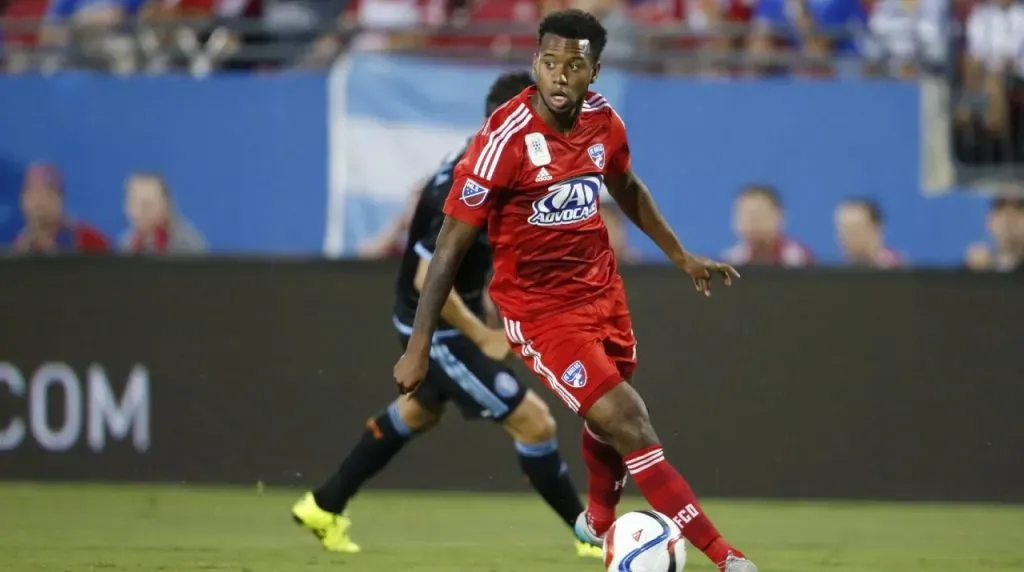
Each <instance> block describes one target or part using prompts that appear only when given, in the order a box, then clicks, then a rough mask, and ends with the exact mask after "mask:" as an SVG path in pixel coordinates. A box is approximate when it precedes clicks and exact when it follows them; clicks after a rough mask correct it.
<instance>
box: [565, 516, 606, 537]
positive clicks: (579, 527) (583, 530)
mask: <svg viewBox="0 0 1024 572" xmlns="http://www.w3.org/2000/svg"><path fill="white" fill-rule="evenodd" d="M573 530H574V531H576V538H578V539H579V540H580V542H586V543H587V544H589V545H591V546H604V537H603V536H601V535H599V534H598V533H597V532H594V527H592V526H591V525H590V520H589V519H587V511H583V512H581V513H580V515H579V516H577V517H576V526H574V527H573Z"/></svg>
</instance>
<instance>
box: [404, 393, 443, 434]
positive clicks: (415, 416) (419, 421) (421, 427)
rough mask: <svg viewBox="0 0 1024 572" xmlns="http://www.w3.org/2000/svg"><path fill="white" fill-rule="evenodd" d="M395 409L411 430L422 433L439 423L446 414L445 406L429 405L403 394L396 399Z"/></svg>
mask: <svg viewBox="0 0 1024 572" xmlns="http://www.w3.org/2000/svg"><path fill="white" fill-rule="evenodd" d="M394 407H395V410H396V411H397V413H398V418H399V419H401V421H402V423H403V424H405V426H406V427H408V428H409V430H411V431H414V432H417V433H421V432H423V431H426V430H428V429H430V428H431V427H433V426H434V425H437V423H438V422H439V421H440V420H441V416H442V415H444V406H440V405H439V406H437V407H427V406H426V405H424V404H422V403H420V402H419V401H417V400H416V399H415V398H413V397H411V396H409V395H403V396H401V397H399V398H398V399H396V400H395V402H394Z"/></svg>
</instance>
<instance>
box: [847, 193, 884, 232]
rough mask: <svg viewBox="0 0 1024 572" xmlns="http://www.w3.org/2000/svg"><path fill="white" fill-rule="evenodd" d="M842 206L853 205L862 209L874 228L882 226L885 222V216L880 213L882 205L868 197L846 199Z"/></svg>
mask: <svg viewBox="0 0 1024 572" xmlns="http://www.w3.org/2000/svg"><path fill="white" fill-rule="evenodd" d="M842 204H844V205H853V206H858V207H862V208H863V209H864V210H866V211H868V218H870V219H871V222H872V223H874V225H875V226H882V223H884V222H885V214H884V213H883V212H882V205H880V204H878V201H876V200H875V199H872V198H870V197H848V198H846V200H844V201H843V203H842Z"/></svg>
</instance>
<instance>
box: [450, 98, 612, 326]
mask: <svg viewBox="0 0 1024 572" xmlns="http://www.w3.org/2000/svg"><path fill="white" fill-rule="evenodd" d="M536 91H537V88H536V87H530V88H527V89H526V90H524V91H523V92H522V93H520V94H519V95H517V96H516V97H515V98H513V99H512V100H510V101H509V102H508V103H506V104H505V105H503V106H502V107H500V108H498V110H497V111H495V112H494V114H493V115H491V117H490V118H489V119H488V120H487V123H486V124H485V125H484V126H483V128H482V129H481V130H480V131H479V132H478V133H477V134H476V136H475V137H474V138H473V141H472V142H471V143H470V146H469V149H468V150H467V151H466V155H465V157H463V159H462V161H460V162H459V164H458V165H457V166H456V168H455V177H454V178H455V180H454V183H453V184H452V188H451V192H450V193H449V195H448V200H447V202H446V204H445V209H444V210H445V214H447V215H449V216H451V217H452V218H455V219H458V220H460V221H462V222H465V223H468V224H471V225H473V226H476V227H478V228H479V227H482V226H484V225H485V224H486V226H487V234H488V238H489V240H490V243H491V247H492V248H493V250H494V278H493V280H492V281H491V289H490V292H491V297H492V298H493V299H494V301H495V302H496V303H497V304H498V307H499V308H501V311H502V313H503V314H504V316H505V317H506V318H509V319H517V320H535V319H537V318H542V317H545V316H548V315H551V314H554V313H556V312H559V311H562V310H567V309H570V308H574V307H578V306H582V305H585V304H587V303H588V302H589V301H591V300H593V299H594V298H596V297H598V296H600V295H602V294H604V293H606V291H608V290H609V289H611V288H613V287H616V286H617V285H618V284H619V283H620V279H619V275H618V272H617V270H616V264H615V254H614V253H613V251H612V248H611V245H610V243H609V240H608V231H607V229H605V226H604V222H603V221H602V219H601V216H600V215H599V214H598V201H599V200H600V194H601V189H602V187H603V185H604V178H605V177H606V176H608V175H615V174H621V173H623V172H625V171H627V170H628V169H629V166H630V156H629V144H628V142H627V139H626V127H625V125H624V124H623V123H622V119H621V118H620V117H619V116H618V114H616V113H615V111H613V110H612V107H611V105H610V104H609V103H608V101H607V100H605V98H604V97H603V96H601V94H599V93H595V92H587V95H586V101H585V103H584V105H583V110H582V112H581V113H580V117H579V120H578V122H577V124H576V126H575V127H574V128H573V130H572V133H570V134H569V135H563V134H561V133H559V132H557V131H556V130H554V129H552V128H551V127H549V126H548V125H547V124H546V123H544V121H543V120H542V119H541V118H540V117H538V116H537V115H536V113H535V112H534V111H533V104H532V97H533V95H534V94H535V93H536Z"/></svg>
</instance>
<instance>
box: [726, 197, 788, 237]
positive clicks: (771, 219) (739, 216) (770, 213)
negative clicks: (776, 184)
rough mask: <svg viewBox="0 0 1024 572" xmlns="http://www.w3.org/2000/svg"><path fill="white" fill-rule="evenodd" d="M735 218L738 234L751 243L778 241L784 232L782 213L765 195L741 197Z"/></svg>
mask: <svg viewBox="0 0 1024 572" xmlns="http://www.w3.org/2000/svg"><path fill="white" fill-rule="evenodd" d="M733 216H734V220H733V224H734V226H735V230H736V234H737V235H739V237H740V238H742V239H743V240H746V241H749V242H768V241H772V240H776V239H777V238H778V237H779V233H780V232H782V213H780V212H779V209H778V207H776V206H775V204H773V203H772V201H771V200H770V199H768V197H765V196H764V195H759V194H749V195H743V196H741V197H740V198H739V200H737V201H736V206H735V211H734V213H733Z"/></svg>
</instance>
